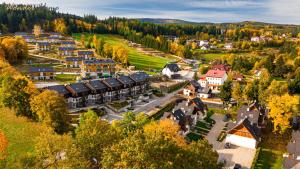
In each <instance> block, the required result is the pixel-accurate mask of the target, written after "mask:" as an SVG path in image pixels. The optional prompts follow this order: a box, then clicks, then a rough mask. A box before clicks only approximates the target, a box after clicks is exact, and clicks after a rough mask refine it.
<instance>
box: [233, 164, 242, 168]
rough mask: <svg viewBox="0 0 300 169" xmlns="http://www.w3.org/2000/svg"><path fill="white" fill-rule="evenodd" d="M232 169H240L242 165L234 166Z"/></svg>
mask: <svg viewBox="0 0 300 169" xmlns="http://www.w3.org/2000/svg"><path fill="white" fill-rule="evenodd" d="M233 169H242V165H241V164H234V167H233Z"/></svg>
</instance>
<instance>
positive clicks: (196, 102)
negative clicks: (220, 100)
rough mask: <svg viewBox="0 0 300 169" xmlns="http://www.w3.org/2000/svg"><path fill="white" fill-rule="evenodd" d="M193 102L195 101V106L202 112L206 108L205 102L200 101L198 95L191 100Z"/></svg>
mask: <svg viewBox="0 0 300 169" xmlns="http://www.w3.org/2000/svg"><path fill="white" fill-rule="evenodd" d="M191 101H192V102H193V103H195V105H196V108H197V109H198V110H200V111H201V112H202V113H204V111H205V110H206V106H205V104H204V103H203V102H202V100H201V99H200V98H198V97H195V98H193V99H192V100H191Z"/></svg>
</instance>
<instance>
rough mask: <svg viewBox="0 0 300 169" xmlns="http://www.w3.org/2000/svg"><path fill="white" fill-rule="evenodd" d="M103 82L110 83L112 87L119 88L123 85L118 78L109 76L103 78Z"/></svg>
mask: <svg viewBox="0 0 300 169" xmlns="http://www.w3.org/2000/svg"><path fill="white" fill-rule="evenodd" d="M103 82H104V83H105V84H108V85H109V86H110V87H112V88H118V87H122V86H123V84H122V83H121V82H119V81H118V80H117V79H116V78H107V79H105V80H103Z"/></svg>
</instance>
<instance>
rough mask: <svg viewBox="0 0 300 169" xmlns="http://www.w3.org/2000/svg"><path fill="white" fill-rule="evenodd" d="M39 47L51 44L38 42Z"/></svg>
mask: <svg viewBox="0 0 300 169" xmlns="http://www.w3.org/2000/svg"><path fill="white" fill-rule="evenodd" d="M37 44H38V45H39V46H50V45H51V44H50V43H49V42H37Z"/></svg>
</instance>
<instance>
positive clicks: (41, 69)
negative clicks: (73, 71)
mask: <svg viewBox="0 0 300 169" xmlns="http://www.w3.org/2000/svg"><path fill="white" fill-rule="evenodd" d="M29 72H30V73H36V72H54V69H53V67H31V68H29Z"/></svg>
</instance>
